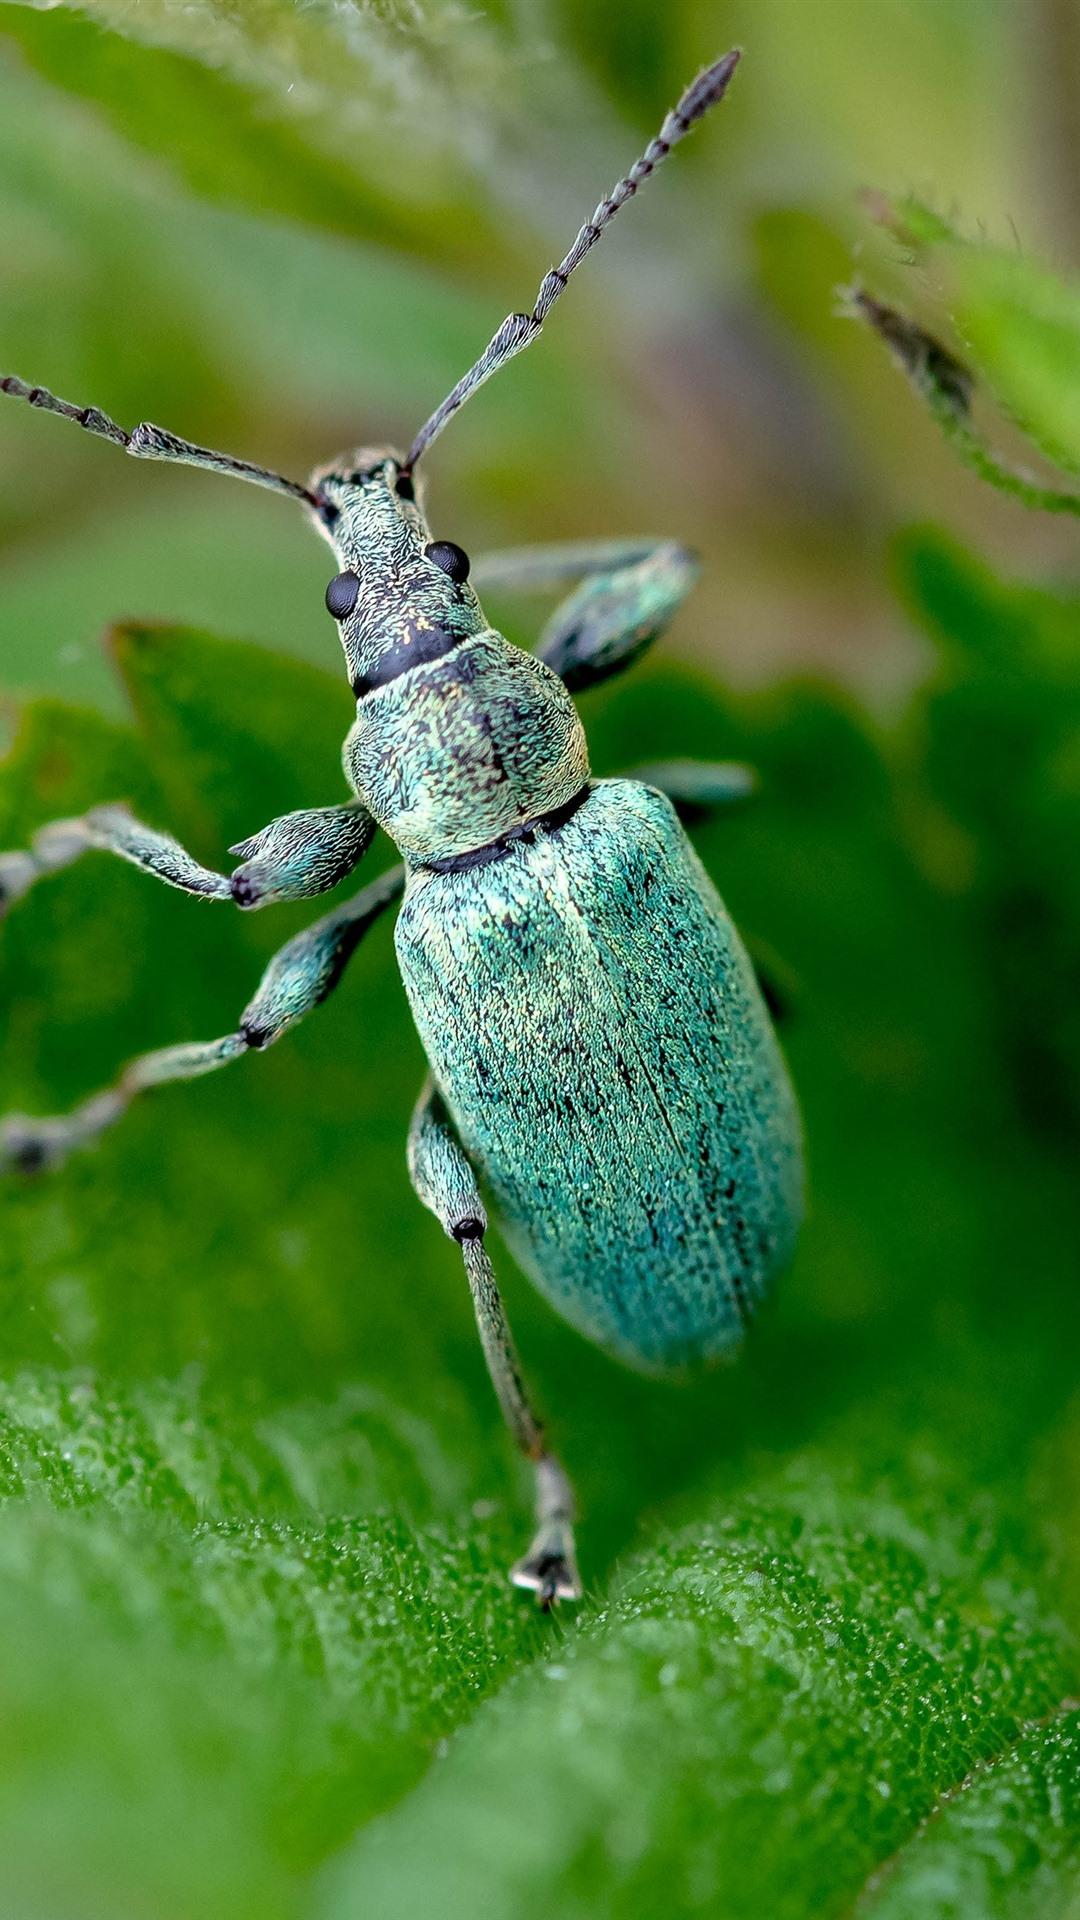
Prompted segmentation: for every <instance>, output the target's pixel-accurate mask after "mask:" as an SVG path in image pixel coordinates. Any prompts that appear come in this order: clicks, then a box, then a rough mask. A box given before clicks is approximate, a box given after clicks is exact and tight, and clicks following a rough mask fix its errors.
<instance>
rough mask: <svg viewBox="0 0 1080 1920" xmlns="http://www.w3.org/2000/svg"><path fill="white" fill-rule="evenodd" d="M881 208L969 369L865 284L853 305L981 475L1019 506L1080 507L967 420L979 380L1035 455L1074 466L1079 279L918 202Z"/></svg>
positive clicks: (1070, 470)
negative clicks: (973, 234)
mask: <svg viewBox="0 0 1080 1920" xmlns="http://www.w3.org/2000/svg"><path fill="white" fill-rule="evenodd" d="M879 213H880V217H881V219H882V221H883V222H884V224H886V225H887V227H888V229H889V231H890V232H891V233H893V234H894V235H895V236H896V237H897V238H898V239H900V240H902V241H903V242H904V244H905V245H906V246H908V247H909V248H910V249H911V252H912V256H913V258H914V259H915V260H916V261H917V262H918V264H919V266H920V267H921V268H922V269H923V270H924V272H925V273H926V274H927V276H928V277H929V279H930V281H931V284H932V285H934V286H935V288H936V290H937V293H938V298H939V300H940V301H942V302H943V303H944V304H945V306H946V309H947V311H948V315H949V320H950V322H951V325H952V328H953V330H954V331H955V333H956V334H957V336H958V338H959V339H960V340H961V341H962V342H963V344H964V350H965V354H966V356H967V358H968V360H969V362H970V365H962V364H961V363H960V362H959V361H958V360H956V359H955V358H954V356H953V355H952V354H951V353H948V352H947V351H946V350H945V349H944V348H943V347H942V346H941V345H940V343H939V342H938V341H937V339H935V337H934V336H933V335H932V334H930V333H927V332H925V331H924V329H923V328H922V327H920V326H917V325H916V324H915V323H914V322H913V321H911V320H910V319H908V318H907V317H905V316H904V315H903V314H901V313H898V312H897V311H896V310H895V309H894V308H891V307H888V306H885V305H884V304H883V303H882V302H881V301H878V300H875V299H873V298H872V297H871V296H870V295H868V294H867V293H865V292H863V291H862V290H861V289H859V290H856V292H855V293H854V295H853V296H852V300H851V305H852V310H853V312H855V313H856V314H858V315H859V316H860V317H861V318H863V319H865V320H867V321H868V322H869V324H870V325H871V326H872V327H873V328H874V330H875V332H876V333H878V335H879V336H880V337H881V338H882V339H883V340H884V341H885V343H886V345H887V346H888V347H889V348H890V350H891V352H892V354H893V357H894V359H896V361H897V362H898V364H899V365H900V366H901V367H902V369H903V371H904V372H905V373H907V374H908V375H909V377H910V379H911V381H912V384H913V385H914V387H915V389H916V391H917V392H918V393H919V395H920V396H921V398H922V399H923V400H924V401H925V402H926V404H927V406H928V407H929V409H930V411H931V413H932V414H933V416H934V418H935V419H936V421H937V423H938V425H939V426H940V427H941V428H942V430H943V431H944V432H945V434H946V435H947V436H948V438H949V439H950V440H951V441H952V443H953V445H954V446H955V447H956V449H957V451H958V452H959V454H960V456H961V458H962V459H963V460H964V461H965V462H966V463H967V464H968V465H969V466H970V467H972V468H973V470H974V471H975V472H976V473H978V474H979V475H980V476H981V477H982V478H983V479H984V480H989V481H990V483H991V485H993V486H995V487H998V488H999V489H1000V490H1001V491H1002V492H1003V493H1009V494H1012V495H1013V497H1014V498H1015V499H1018V500H1020V501H1022V502H1023V503H1024V505H1025V506H1029V507H1040V508H1042V509H1043V510H1044V511H1046V512H1051V513H1069V514H1078V513H1080V494H1077V493H1075V492H1073V491H1072V490H1069V489H1066V488H1063V487H1062V486H1060V485H1059V486H1049V485H1041V484H1040V483H1039V481H1038V479H1037V478H1036V477H1035V476H1034V475H1033V474H1032V473H1031V472H1030V471H1028V470H1027V469H1025V468H1023V467H1020V466H1018V465H1016V464H1015V462H1010V461H1009V460H1008V459H1006V458H1003V457H1002V456H1001V455H1000V454H998V453H996V452H994V451H993V449H992V448H991V447H990V446H989V445H988V444H987V442H986V440H985V438H984V436H983V433H982V431H981V430H980V429H978V428H976V427H975V426H974V425H973V424H972V421H971V417H970V416H971V408H972V397H973V389H975V388H976V387H985V389H986V390H987V392H988V393H989V394H990V395H991V396H992V397H993V399H994V400H995V401H996V403H997V405H998V406H999V408H1000V409H1002V411H1003V412H1004V413H1005V414H1006V416H1007V417H1008V418H1009V419H1010V420H1012V421H1013V422H1015V423H1016V425H1017V426H1019V427H1020V428H1021V430H1022V431H1023V432H1024V433H1025V434H1026V435H1027V437H1028V439H1029V440H1030V441H1031V442H1032V443H1033V444H1034V447H1035V448H1036V450H1037V451H1038V452H1039V453H1040V454H1042V455H1045V456H1046V458H1047V459H1048V460H1049V461H1051V462H1052V463H1053V464H1054V465H1056V466H1057V467H1058V468H1059V469H1060V470H1061V471H1062V472H1063V473H1064V474H1067V475H1071V476H1075V475H1077V474H1078V473H1080V374H1078V372H1077V369H1078V367H1080V284H1076V283H1073V282H1070V281H1068V280H1065V279H1063V278H1061V277H1059V276H1058V275H1056V274H1053V273H1051V272H1050V271H1048V269H1046V268H1045V267H1041V266H1040V265H1039V264H1038V263H1037V262H1036V261H1034V260H1031V259H1027V258H1025V257H1024V255H1023V254H1020V253H1018V252H1016V251H1015V250H1014V251H1011V252H1006V250H1005V249H1004V248H1001V247H994V246H990V245H988V244H987V243H986V242H985V241H982V240H980V241H978V242H974V241H969V240H965V239H964V238H963V237H962V236H961V235H960V234H959V233H958V232H956V230H955V229H954V228H953V227H951V226H950V225H949V224H948V223H947V222H946V221H944V220H943V219H941V218H940V216H939V215H937V214H936V213H934V212H932V211H931V209H930V208H928V207H925V206H923V205H921V204H920V202H918V201H914V200H909V201H906V202H904V203H903V204H902V205H901V206H900V207H892V206H890V205H888V204H887V203H886V204H885V205H884V206H882V207H880V208H879Z"/></svg>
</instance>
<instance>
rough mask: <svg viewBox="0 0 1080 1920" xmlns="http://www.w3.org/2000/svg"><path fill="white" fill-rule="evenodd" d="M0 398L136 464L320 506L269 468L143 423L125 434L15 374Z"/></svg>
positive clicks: (2, 384) (103, 416)
mask: <svg viewBox="0 0 1080 1920" xmlns="http://www.w3.org/2000/svg"><path fill="white" fill-rule="evenodd" d="M0 393H7V394H10V395H11V396H12V398H13V399H15V400H25V401H27V402H28V404H29V405H30V406H32V407H41V408H42V410H43V411H44V412H45V413H58V414H59V415H60V416H61V418H62V419H64V420H73V421H74V422H75V424H76V426H78V427H85V429H86V431H87V433H96V434H97V435H98V436H99V438H100V439H102V440H111V441H112V443H113V445H114V446H117V447H122V448H123V449H124V452H125V453H130V454H133V455H134V457H135V458H136V460H177V461H181V462H182V463H184V464H185V465H187V466H189V467H206V468H207V469H208V470H209V471H210V472H212V473H229V474H232V476H233V478H234V479H236V480H250V481H252V482H253V483H254V485H255V486H257V487H270V488H271V489H272V491H273V492H274V493H286V494H289V495H290V497H291V498H292V499H294V500H302V501H303V502H304V504H305V506H309V507H315V508H320V507H321V506H322V504H323V503H322V501H321V499H320V497H319V495H318V494H317V493H313V492H312V491H311V488H310V487H303V486H301V485H300V482H299V481H298V480H286V479H285V477H284V475H283V474H280V473H272V472H271V471H270V469H269V467H257V466H253V465H252V463H251V461H250V460H236V459H234V458H233V456H232V454H229V453H213V452H212V451H211V449H210V448H209V447H197V446H195V445H194V444H193V442H192V441H190V440H180V439H178V438H177V436H176V434H175V433H167V432H166V430H165V428H164V427H154V426H151V425H150V423H149V422H148V421H143V423H142V425H141V426H138V427H136V428H135V431H134V432H133V433H128V432H127V431H126V429H125V428H123V427H120V426H117V424H116V421H115V420H110V418H109V416H108V414H107V413H102V412H101V411H100V409H99V408H97V407H76V406H73V405H72V403H71V401H70V400H59V399H58V398H57V396H56V394H55V393H50V392H49V391H48V389H47V388H45V387H31V386H28V385H27V382H26V381H25V380H20V379H19V378H18V376H17V374H14V373H9V374H5V375H4V376H3V378H0Z"/></svg>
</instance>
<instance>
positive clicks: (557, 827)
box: [320, 451, 801, 1368]
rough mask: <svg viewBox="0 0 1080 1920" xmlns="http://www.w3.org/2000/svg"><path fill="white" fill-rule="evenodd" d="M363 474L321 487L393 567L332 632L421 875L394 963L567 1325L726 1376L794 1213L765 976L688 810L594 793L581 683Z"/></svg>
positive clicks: (492, 1179) (469, 1144)
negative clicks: (711, 1365)
mask: <svg viewBox="0 0 1080 1920" xmlns="http://www.w3.org/2000/svg"><path fill="white" fill-rule="evenodd" d="M353 458H354V462H355V464H354V465H353V466H352V469H351V471H350V470H349V468H348V466H346V467H345V469H344V471H339V472H338V473H337V474H324V475H322V476H320V484H321V486H322V488H323V489H324V491H325V492H326V493H327V495H328V497H329V498H330V499H331V501H332V502H333V503H334V505H335V507H336V508H337V513H336V517H335V519H334V522H333V524H332V526H331V527H329V528H328V529H327V532H328V536H329V538H330V540H331V544H332V545H333V547H334V549H335V553H336V555H337V558H338V561H339V564H341V565H343V566H345V565H347V564H348V563H349V561H350V557H353V556H354V557H355V565H356V566H357V567H358V568H359V567H360V566H362V565H363V561H362V559H361V555H362V554H370V553H371V552H372V550H373V549H374V550H375V551H377V552H379V553H380V554H386V553H390V554H392V555H393V562H392V567H393V571H392V575H388V574H387V573H386V572H377V573H376V574H375V577H374V579H371V578H370V577H368V578H367V579H365V580H364V581H362V582H361V583H360V584H359V585H358V588H357V593H356V600H355V604H354V606H353V608H352V609H351V611H350V613H349V615H348V616H347V617H346V619H345V620H344V621H342V622H341V623H339V624H340V627H341V634H342V642H343V645H344V647H345V652H346V658H347V661H348V665H349V669H350V673H351V675H352V677H353V680H354V685H358V688H359V691H358V694H357V717H356V723H355V725H354V727H353V729H352V731H351V733H350V735H349V737H348V740H347V741H346V743H345V754H344V758H345V769H346V773H347V775H348V777H349V779H350V780H351V782H352V784H353V786H354V789H355V791H356V793H357V796H358V798H359V800H360V802H361V803H362V805H363V807H364V808H366V809H367V810H368V811H370V813H371V814H372V815H373V817H374V819H375V820H376V821H377V822H378V824H379V825H380V826H381V827H383V828H384V829H385V830H386V832H387V833H389V834H390V835H391V836H392V837H393V839H394V840H395V841H396V843H397V845H398V847H399V848H400V850H401V852H402V854H403V855H404V857H405V861H406V871H407V874H408V879H407V883H406V891H405V900H404V903H403V906H402V909H401V914H400V917H399V920H398V924H397V932H396V946H397V954H398V960H399V963H400V966H401V971H402V977H403V979H404V983H405V988H406V991H407V993H408V996H409V1000H410V1004H411V1006H412V1011H413V1016H414V1019H415V1021H416V1025H417V1028H418V1030H419V1033H420V1038H421V1040H422V1042H423V1045H424V1049H425V1051H426V1053H427V1056H428V1060H429V1063H430V1065H431V1069H432V1073H433V1076H434V1080H435V1083H436V1086H437V1087H438V1089H439V1092H440V1093H441V1095H442V1097H443V1100H444V1101H445V1104H446V1108H447V1110H448V1112H449V1114H450V1116H451V1118H452V1119H453V1121H454V1124H455V1126H456V1129H457V1132H458V1134H459V1137H460V1140H461V1143H462V1145H463V1147H464V1148H465V1151H466V1153H467V1154H468V1155H469V1158H470V1159H471V1160H472V1162H473V1164H474V1166H475V1167H476V1169H477V1172H478V1174H479V1175H480V1177H481V1179H482V1181H483V1183H484V1184H485V1186H486V1189H487V1191H488V1193H489V1194H490V1196H491V1198H492V1199H493V1201H494V1203H495V1206H496V1209H497V1212H498V1215H499V1220H500V1224H501V1225H502V1227H503V1229H504V1232H505V1234H506V1237H507V1239H508V1240H509V1242H510V1244H511V1245H512V1246H513V1248H514V1250H515V1252H516V1253H517V1254H518V1256H519V1258H520V1260H521V1263H522V1265H523V1266H524V1267H525V1269H526V1271H527V1272H528V1273H529V1274H530V1275H531V1277H532V1278H533V1280H534V1281H535V1283H536V1285H537V1286H538V1287H539V1288H540V1290H541V1292H543V1293H544V1294H545V1295H546V1296H547V1297H548V1298H549V1299H550V1300H551V1301H552V1303H553V1304H554V1305H555V1306H556V1307H557V1308H558V1309H559V1311H560V1312H562V1313H563V1314H565V1316H566V1318H567V1319H568V1320H570V1321H571V1322H572V1323H573V1324H574V1325H575V1326H577V1327H579V1328H580V1329H581V1331H582V1332H583V1333H585V1334H587V1335H588V1336H589V1337H590V1338H591V1339H593V1340H595V1341H597V1342H598V1343H599V1344H600V1345H602V1346H605V1347H607V1348H609V1349H610V1350H611V1351H613V1352H615V1353H617V1354H618V1355H619V1357H620V1358H622V1359H623V1360H626V1361H629V1362H630V1363H631V1364H633V1365H637V1366H644V1367H651V1368H670V1367H679V1366H684V1365H686V1364H688V1363H691V1362H693V1361H695V1360H701V1359H709V1358H712V1357H714V1356H715V1355H717V1354H721V1353H723V1352H725V1351H726V1350H729V1349H731V1348H732V1347H734V1346H735V1345H736V1344H737V1343H738V1341H739V1339H740V1338H741V1335H742V1333H743V1330H744V1328H745V1325H746V1321H747V1319H748V1318H749V1316H750V1314H751V1313H752V1312H753V1310H754V1307H755V1306H756V1305H757V1303H758V1301H759V1300H760V1298H761V1296H762V1294H763V1293H764V1292H765V1290H766V1288H767V1286H768V1283H769V1281H770V1279H771V1277H772V1275H773V1274H774V1273H775V1272H776V1271H777V1270H778V1269H779V1268H780V1267H782V1266H783V1265H784V1264H785V1263H786V1262H787V1260H788V1258H789V1257H790V1254H791V1251H792V1247H793V1245H794V1240H795V1234H796V1230H797V1227H798V1221H799V1217H800V1208H801V1154H800V1144H799V1122H798V1117H797V1110H796V1106H795V1100H794V1096H793V1094H792V1092H791V1087H790V1083H789V1081H788V1077H787V1070H786V1068H785V1065H784V1062H783V1058H782V1056H781V1053H780V1050H779V1047H778V1045H777V1043H776V1040H775V1037H774V1035H773V1031H772V1027H771V1024H770V1021H769V1017H768V1014H767V1012H766V1010H765V1007H764V1004H763V1002H762V999H761V995H760V992H759V990H758V986H757V983H756V981H755V979H754V974H753V969H752V967H751V965H750V962H749V960H748V958H747V956H746V954H745V952H744V950H743V947H742V945H741V943H740V941H739V938H738V935H737V934H736V932H735V929H734V927H733V926H732V924H731V921H730V919H729V917H728V915H727V913H726V912H725V909H724V907H723V905H722V903H721V901H720V898H719V896H718V894H717V893H716V890H715V888H714V887H713V885H712V883H711V881H710V880H709V878H708V876H707V875H706V873H705V871H704V869H703V867H702V866H701V863H700V861H699V860H698V859H697V856H696V855H695V854H694V852H693V849H692V848H691V846H690V844H689V842H688V840H687V838H686V835H685V833H684V832H683V829H682V827H681V825H680V823H679V821H678V818H677V816H676V814H675V811H674V808H673V807H672V805H671V803H670V801H669V800H668V799H667V798H666V797H665V796H664V795H663V794H661V793H658V792H656V791H654V790H653V789H651V788H649V787H647V786H643V785H641V784H640V783H638V782H635V781H631V780H601V781H593V780H592V779H591V777H590V772H589V759H588V748H587V744H586V740H585V733H584V729H583V727H582V725H581V721H580V719H579V717H578V714H577V711H576V708H575V706H574V703H573V701H572V699H571V698H570V695H569V694H568V692H567V690H566V687H565V685H564V683H563V681H562V679H560V677H559V676H558V675H557V674H555V673H553V672H552V671H551V669H550V668H549V667H548V666H546V665H545V664H544V662H543V661H541V660H538V659H537V658H536V657H535V656H534V655H530V654H526V653H523V652H522V651H521V649H520V648H518V647H514V646H511V645H510V643H509V642H508V641H507V640H505V639H503V637H502V636H501V635H500V634H498V633H497V632H495V631H494V629H492V628H491V627H489V626H488V625H487V623H486V621H485V619H484V615H483V611H482V609H481V606H480V602H479V600H478V599H477V596H476V594H475V592H474V591H473V589H472V587H471V586H469V585H467V584H465V583H457V582H452V581H450V580H448V579H447V577H446V575H445V574H444V573H443V572H442V571H441V570H440V569H439V568H438V567H436V566H433V565H432V563H431V561H430V560H428V559H427V558H426V557H425V555H426V554H427V552H428V551H429V550H430V542H431V535H430V530H429V528H428V526H427V523H426V520H425V517H424V513H423V509H422V506H421V505H420V504H419V503H418V502H417V501H416V499H415V498H414V497H413V496H412V492H411V489H410V491H409V493H408V495H407V497H406V498H405V499H404V500H402V499H401V498H400V497H399V496H398V494H397V492H396V484H397V478H398V474H399V471H400V469H399V466H398V463H397V462H396V461H395V459H394V457H393V455H387V454H381V453H379V454H377V453H374V452H367V451H363V452H360V453H357V454H356V455H355V456H354V457H353ZM373 527H377V528H378V532H379V540H378V543H376V542H375V541H374V540H373V537H372V529H373ZM646 591H651V588H649V589H647V590H646ZM586 604H587V602H586ZM622 611H623V617H624V618H625V617H626V611H627V610H626V609H625V608H624V609H623V610H622ZM630 611H631V613H633V611H634V609H633V608H631V609H630ZM639 611H640V613H641V615H642V617H643V618H645V617H647V616H648V614H649V613H650V611H651V609H650V608H649V607H648V605H647V604H643V605H642V606H641V608H640V609H639ZM634 625H635V622H634V620H633V618H630V620H629V628H630V630H631V631H633V629H634ZM432 636H441V640H436V641H433V640H432ZM567 644H568V645H571V646H572V645H573V644H574V642H573V641H569V642H568V643H567ZM436 649H437V650H436ZM433 653H434V657H431V656H432V654H433ZM380 662H381V663H384V664H382V665H381V666H380Z"/></svg>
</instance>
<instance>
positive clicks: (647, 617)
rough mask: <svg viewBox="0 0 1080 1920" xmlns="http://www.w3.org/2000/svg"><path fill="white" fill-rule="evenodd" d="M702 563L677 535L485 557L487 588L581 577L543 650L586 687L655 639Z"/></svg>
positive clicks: (476, 577)
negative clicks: (675, 538) (673, 538)
mask: <svg viewBox="0 0 1080 1920" xmlns="http://www.w3.org/2000/svg"><path fill="white" fill-rule="evenodd" d="M698 571H699V569H698V562H697V560H696V559H695V557H694V555H693V554H692V553H691V552H690V551H689V549H688V548H687V547H683V546H680V545H679V543H678V541H675V540H608V541H596V542H592V543H587V542H580V543H579V542H574V543H571V544H570V545H567V546H558V547H517V548H512V549H510V550H509V551H507V552H505V553H492V554H487V555H484V556H482V557H481V558H479V559H478V560H477V561H476V562H475V564H474V566H473V570H472V578H473V581H474V584H475V585H476V586H477V587H480V588H487V587H496V588H497V587H502V586H505V587H508V588H520V589H529V588H534V587H538V588H543V587H553V586H558V585H559V584H560V583H562V582H566V581H573V580H576V581H578V582H579V585H578V586H577V587H575V589H574V591H573V592H572V593H571V594H570V595H569V597H568V598H567V599H566V600H563V601H561V602H560V604H559V606H557V607H556V609H555V612H554V613H553V614H552V616H551V619H550V620H549V621H548V623H547V625H546V626H545V628H544V630H543V633H542V634H541V636H540V640H539V642H538V644H537V648H536V651H537V653H538V655H539V657H540V659H541V660H543V661H544V662H545V663H546V665H547V666H549V667H551V668H552V670H553V672H555V673H557V674H558V675H559V677H560V678H561V679H562V680H563V681H564V682H565V683H566V685H567V686H568V687H569V689H570V691H571V693H578V692H580V691H581V689H582V688H584V687H593V686H595V685H596V684H597V682H598V681H600V680H606V679H608V678H609V677H610V675H611V674H613V673H620V672H621V671H622V670H623V668H624V667H629V666H632V665H633V663H634V661H635V660H636V659H637V658H638V657H639V655H640V654H642V653H644V651H645V649H646V647H649V646H651V645H652V643H653V641H654V640H655V639H656V638H657V636H658V634H660V633H662V631H663V629H664V628H665V627H666V626H667V624H668V621H669V620H670V619H671V617H672V615H673V614H674V613H675V611H676V609H677V608H678V607H679V606H680V604H681V603H682V601H683V600H684V599H685V598H686V595H687V594H688V593H689V591H690V589H691V587H692V586H693V585H694V582H695V581H696V579H697V577H698Z"/></svg>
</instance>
